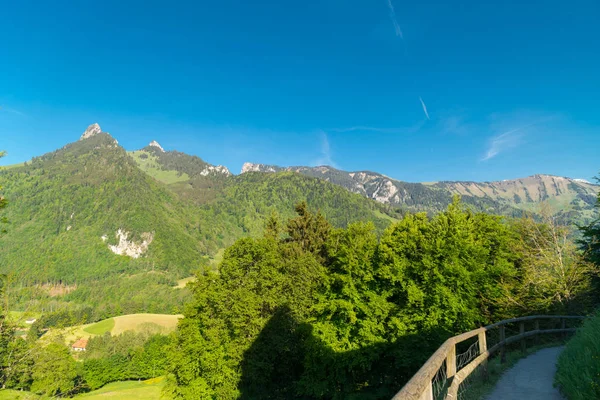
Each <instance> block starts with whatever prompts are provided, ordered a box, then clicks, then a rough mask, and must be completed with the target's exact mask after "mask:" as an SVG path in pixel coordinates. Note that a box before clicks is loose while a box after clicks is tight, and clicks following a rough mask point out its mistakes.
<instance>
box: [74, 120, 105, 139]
mask: <svg viewBox="0 0 600 400" xmlns="http://www.w3.org/2000/svg"><path fill="white" fill-rule="evenodd" d="M101 132H102V129H101V128H100V125H98V124H97V123H94V124H91V125H90V126H88V127H87V129H86V130H85V132H83V135H81V137H80V138H79V140H83V139H87V138H90V137H92V136H95V135H97V134H99V133H101Z"/></svg>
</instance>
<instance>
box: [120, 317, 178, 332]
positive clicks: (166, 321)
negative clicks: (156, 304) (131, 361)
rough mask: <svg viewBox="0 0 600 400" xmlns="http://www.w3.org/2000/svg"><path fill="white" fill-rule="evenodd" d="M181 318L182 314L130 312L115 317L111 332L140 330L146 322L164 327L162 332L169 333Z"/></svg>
mask: <svg viewBox="0 0 600 400" xmlns="http://www.w3.org/2000/svg"><path fill="white" fill-rule="evenodd" d="M180 318H183V315H169V314H130V315H122V316H120V317H115V318H114V320H115V327H114V328H113V330H112V331H111V334H113V335H118V334H120V333H123V332H125V331H137V332H139V331H142V330H143V329H145V328H146V327H147V324H156V325H159V326H161V327H162V328H164V331H165V332H164V333H169V332H172V331H174V330H175V328H176V327H177V321H179V319H180Z"/></svg>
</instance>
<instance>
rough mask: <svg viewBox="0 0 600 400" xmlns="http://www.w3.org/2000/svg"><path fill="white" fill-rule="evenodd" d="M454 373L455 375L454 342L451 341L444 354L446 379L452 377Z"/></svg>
mask: <svg viewBox="0 0 600 400" xmlns="http://www.w3.org/2000/svg"><path fill="white" fill-rule="evenodd" d="M454 375H456V343H452V346H450V350H448V354H447V355H446V379H448V380H450V379H453V378H454Z"/></svg>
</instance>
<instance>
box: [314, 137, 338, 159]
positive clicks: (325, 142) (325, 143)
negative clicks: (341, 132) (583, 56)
mask: <svg viewBox="0 0 600 400" xmlns="http://www.w3.org/2000/svg"><path fill="white" fill-rule="evenodd" d="M320 135H321V148H320V152H321V154H320V156H319V158H317V160H315V162H314V163H313V165H314V166H315V167H318V166H321V165H329V166H331V167H334V168H338V165H337V164H336V163H335V161H333V158H332V156H331V146H330V144H329V137H328V136H327V133H326V132H324V131H321V133H320Z"/></svg>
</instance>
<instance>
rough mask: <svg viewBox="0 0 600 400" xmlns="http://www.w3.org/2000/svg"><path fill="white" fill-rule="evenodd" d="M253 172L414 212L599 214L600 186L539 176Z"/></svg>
mask: <svg viewBox="0 0 600 400" xmlns="http://www.w3.org/2000/svg"><path fill="white" fill-rule="evenodd" d="M250 172H262V173H279V172H296V173H299V174H303V175H306V176H311V177H315V178H319V179H323V180H325V181H328V182H331V183H334V184H336V185H339V186H342V187H344V188H346V189H347V190H349V191H350V192H353V193H357V194H360V195H362V196H364V197H367V198H369V199H372V200H375V201H377V202H379V203H382V204H389V205H392V206H398V207H405V208H407V209H409V210H411V211H440V210H441V209H444V208H445V207H446V206H447V205H448V203H449V202H450V201H451V198H452V196H453V195H460V196H461V198H462V200H463V201H464V202H466V203H468V204H471V205H473V206H475V208H476V209H478V210H480V211H486V212H492V213H498V214H505V215H519V214H520V213H521V212H531V213H537V212H538V211H539V209H540V206H541V203H546V204H547V205H548V207H549V208H550V210H551V211H552V213H553V214H555V215H556V216H557V217H559V218H560V219H561V220H562V221H563V222H565V223H573V222H576V223H587V222H589V221H590V220H591V219H592V218H594V217H595V216H596V211H595V209H594V206H595V204H596V198H597V194H598V191H599V190H600V186H598V185H594V184H591V183H590V182H587V181H585V180H582V179H572V178H566V177H560V176H552V175H541V174H540V175H533V176H529V177H526V178H521V179H513V180H503V181H499V182H471V181H463V182H460V181H455V182H452V181H443V182H428V183H410V182H403V181H399V180H396V179H393V178H390V177H388V176H385V175H382V174H379V173H376V172H371V171H356V172H347V171H341V170H338V169H335V168H332V167H329V166H319V167H303V166H300V167H279V166H274V165H265V164H252V163H245V164H244V166H243V167H242V171H241V173H242V174H245V173H250Z"/></svg>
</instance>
